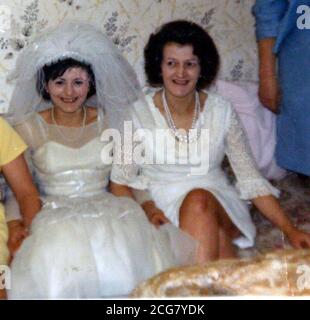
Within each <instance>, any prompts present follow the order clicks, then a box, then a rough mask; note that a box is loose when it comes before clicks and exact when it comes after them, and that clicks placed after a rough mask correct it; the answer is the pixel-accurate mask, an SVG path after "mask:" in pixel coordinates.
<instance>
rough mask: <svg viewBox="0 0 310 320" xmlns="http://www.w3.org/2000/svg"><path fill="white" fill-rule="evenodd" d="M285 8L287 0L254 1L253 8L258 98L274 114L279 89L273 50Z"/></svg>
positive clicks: (278, 100) (276, 110) (277, 104)
mask: <svg viewBox="0 0 310 320" xmlns="http://www.w3.org/2000/svg"><path fill="white" fill-rule="evenodd" d="M287 8H288V1H287V0H256V2H255V5H254V6H253V14H254V16H255V19H256V25H255V27H256V38H257V41H258V58H259V98H260V100H261V102H262V104H263V105H264V106H265V107H266V108H268V109H270V110H271V111H272V112H275V113H277V112H278V106H279V102H280V89H279V84H278V79H277V58H276V55H275V54H274V52H273V48H274V45H275V42H276V38H277V36H278V32H279V26H280V23H281V19H282V18H283V16H284V15H285V12H286V10H287Z"/></svg>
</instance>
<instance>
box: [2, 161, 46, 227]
mask: <svg viewBox="0 0 310 320" xmlns="http://www.w3.org/2000/svg"><path fill="white" fill-rule="evenodd" d="M2 171H3V175H4V177H5V179H6V181H7V182H8V184H9V186H10V188H11V190H12V191H13V193H14V195H15V197H16V200H17V202H18V205H19V209H20V212H21V214H22V217H23V221H24V225H25V227H27V228H28V227H29V226H30V225H31V222H32V220H33V218H34V217H35V215H36V214H37V212H38V211H39V210H40V208H41V201H40V196H39V193H38V191H37V189H36V187H35V185H34V184H33V181H32V177H31V175H30V172H29V170H28V166H27V163H26V161H25V159H24V156H23V155H19V156H18V157H17V158H16V159H14V160H13V161H11V162H9V163H8V164H6V165H4V166H3V167H2Z"/></svg>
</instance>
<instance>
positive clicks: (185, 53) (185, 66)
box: [161, 43, 200, 98]
mask: <svg viewBox="0 0 310 320" xmlns="http://www.w3.org/2000/svg"><path fill="white" fill-rule="evenodd" d="M161 71H162V77H163V83H164V87H165V89H166V91H168V92H169V93H170V94H171V95H172V96H175V97H178V98H182V97H187V96H188V95H191V94H193V93H194V92H195V90H196V84H197V81H198V79H199V76H200V64H199V58H198V57H197V56H195V55H194V54H193V46H192V45H179V44H177V43H168V44H166V45H165V46H164V49H163V60H162V64H161Z"/></svg>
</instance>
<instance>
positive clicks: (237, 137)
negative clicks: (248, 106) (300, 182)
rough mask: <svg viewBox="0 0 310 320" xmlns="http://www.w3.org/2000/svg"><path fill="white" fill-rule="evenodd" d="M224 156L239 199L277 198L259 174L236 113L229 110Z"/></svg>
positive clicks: (276, 191)
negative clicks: (231, 171) (230, 167)
mask: <svg viewBox="0 0 310 320" xmlns="http://www.w3.org/2000/svg"><path fill="white" fill-rule="evenodd" d="M226 155H227V157H228V159H229V162H230V164H231V166H232V169H233V171H234V173H235V176H236V179H237V183H236V188H237V189H238V191H239V193H240V197H241V199H244V200H248V199H253V198H256V197H259V196H264V195H270V194H272V195H274V196H276V197H278V196H279V193H280V192H279V190H278V189H276V188H275V187H273V186H272V185H271V184H270V183H269V181H267V180H266V179H265V178H264V177H263V176H262V175H261V173H260V172H259V170H258V168H257V166H256V163H255V160H254V157H253V156H252V151H251V149H250V146H249V144H248V140H247V137H246V134H245V131H244V129H243V127H242V124H241V122H240V120H239V117H238V115H237V114H236V112H235V111H234V110H233V109H231V117H230V123H229V127H228V132H227V134H226Z"/></svg>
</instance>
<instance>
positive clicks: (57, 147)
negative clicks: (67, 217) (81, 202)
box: [32, 137, 111, 197]
mask: <svg viewBox="0 0 310 320" xmlns="http://www.w3.org/2000/svg"><path fill="white" fill-rule="evenodd" d="M102 148H103V143H102V142H101V141H100V138H99V137H97V138H94V139H93V140H91V141H89V142H88V143H86V144H85V145H84V146H82V147H80V148H78V149H76V148H71V147H68V146H65V145H62V144H60V143H56V142H54V141H49V142H47V143H45V144H43V145H42V146H41V147H39V148H38V149H37V150H36V151H34V152H33V154H32V164H33V169H34V174H35V178H36V182H37V184H38V186H39V188H40V193H41V194H43V195H48V196H50V195H53V196H70V197H76V196H79V197H85V196H92V195H96V194H100V193H102V192H103V190H104V189H105V188H106V187H107V185H108V183H109V174H110V171H111V165H106V164H103V162H102V160H101V156H100V155H101V150H102Z"/></svg>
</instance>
